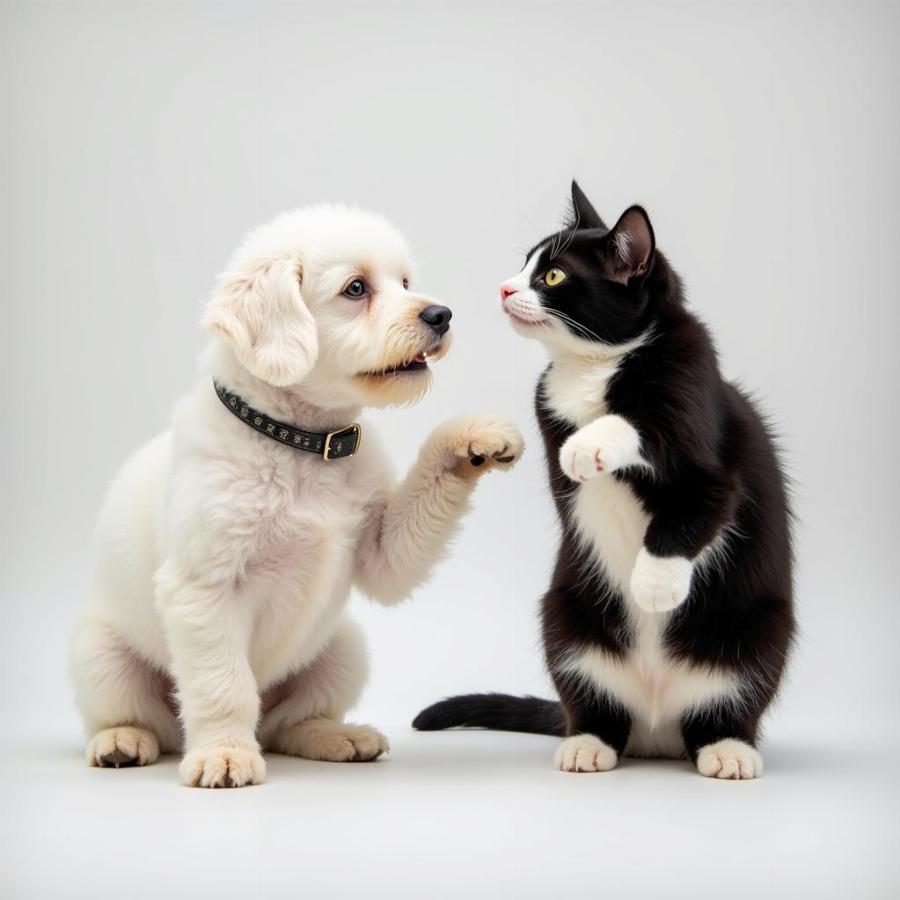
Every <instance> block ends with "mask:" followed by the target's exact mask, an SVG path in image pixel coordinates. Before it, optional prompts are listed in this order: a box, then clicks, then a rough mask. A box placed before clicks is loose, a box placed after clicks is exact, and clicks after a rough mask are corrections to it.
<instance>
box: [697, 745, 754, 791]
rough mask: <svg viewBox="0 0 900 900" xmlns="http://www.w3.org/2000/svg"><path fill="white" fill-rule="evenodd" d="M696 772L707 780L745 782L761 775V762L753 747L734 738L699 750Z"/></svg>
mask: <svg viewBox="0 0 900 900" xmlns="http://www.w3.org/2000/svg"><path fill="white" fill-rule="evenodd" d="M697 771H698V772H699V773H700V774H701V775H705V776H706V777H707V778H725V779H731V780H733V781H745V780H747V779H750V778H759V777H760V775H762V771H763V761H762V757H761V756H760V755H759V751H758V750H757V749H756V748H755V747H751V746H750V745H749V744H745V743H744V742H743V741H738V740H736V739H735V738H726V739H725V740H722V741H716V743H715V744H707V746H705V747H701V748H700V752H699V753H698V754H697Z"/></svg>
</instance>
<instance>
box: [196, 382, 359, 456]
mask: <svg viewBox="0 0 900 900" xmlns="http://www.w3.org/2000/svg"><path fill="white" fill-rule="evenodd" d="M213 384H214V386H215V388H216V395H217V396H218V398H219V399H220V400H221V401H222V404H223V405H224V407H225V409H227V410H228V411H229V412H230V413H232V414H233V415H234V416H236V417H237V418H238V419H240V420H241V421H242V422H243V423H244V424H245V425H248V426H249V427H250V428H252V429H253V430H254V431H258V432H259V433H260V434H262V435H265V437H267V438H271V439H272V440H273V441H278V443H279V444H284V445H285V446H287V447H292V448H293V449H294V450H305V451H306V452H307V453H315V454H316V455H317V456H321V457H322V459H324V460H326V461H327V462H330V461H331V460H335V459H344V458H346V457H348V456H355V455H356V452H357V451H358V450H359V446H360V443H361V442H362V427H361V426H360V425H358V424H357V423H356V422H354V423H353V424H352V425H347V426H346V427H345V428H339V429H337V430H336V431H327V432H324V433H323V432H318V431H304V430H303V429H301V428H296V427H295V426H293V425H288V424H287V423H285V422H279V421H278V420H277V419H273V418H271V417H270V416H267V415H266V414H265V413H261V412H260V411H259V410H257V409H254V408H253V407H252V406H249V405H248V404H246V403H245V402H244V401H243V400H242V399H241V398H240V397H239V396H238V395H237V394H235V393H233V392H231V391H229V390H228V388H226V387H225V386H224V385H221V384H219V383H218V382H217V381H214V382H213Z"/></svg>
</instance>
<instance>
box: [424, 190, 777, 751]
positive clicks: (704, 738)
mask: <svg viewBox="0 0 900 900" xmlns="http://www.w3.org/2000/svg"><path fill="white" fill-rule="evenodd" d="M572 203H573V215H572V220H571V221H570V222H569V224H568V226H567V227H566V228H565V229H564V230H563V231H562V232H559V233H558V234H556V235H554V236H552V237H551V238H548V239H546V240H544V241H542V242H541V243H540V244H538V245H537V247H536V248H535V249H534V250H533V251H532V253H538V254H541V260H540V262H539V263H538V264H537V265H536V266H535V267H534V269H533V272H534V277H533V279H532V287H534V288H535V289H538V288H539V289H540V291H541V302H542V304H543V306H544V308H545V309H547V310H553V311H556V312H558V313H560V314H562V315H561V316H560V319H562V320H563V321H565V322H566V323H567V327H568V328H569V329H570V331H571V333H572V334H573V335H575V336H577V337H580V338H586V337H587V338H589V339H597V340H600V341H603V342H605V343H607V344H612V345H623V344H627V343H629V342H631V341H633V340H634V339H635V338H638V337H639V336H640V335H642V334H648V333H649V334H651V335H652V338H651V339H650V340H647V341H645V342H644V343H643V344H641V345H640V346H638V347H637V348H636V349H634V350H633V351H632V352H630V353H629V354H628V355H627V356H626V357H625V358H624V361H623V362H622V364H621V366H620V368H619V369H618V371H617V373H616V375H615V376H614V377H613V378H612V380H611V381H610V382H609V384H608V387H607V391H606V404H607V408H608V412H609V413H612V414H617V415H619V416H622V417H624V418H625V419H627V420H628V421H629V422H630V423H631V424H632V425H633V426H634V427H635V428H636V430H637V432H638V433H639V435H640V439H641V452H642V454H643V456H644V457H645V458H646V459H647V460H648V461H649V462H650V463H651V464H652V468H653V471H652V472H650V471H648V470H645V469H641V468H630V469H625V470H622V471H620V472H617V473H616V474H614V475H607V476H605V477H613V478H617V479H620V480H623V481H625V482H627V483H628V484H629V485H630V487H631V489H632V491H633V492H634V494H636V495H637V497H638V498H639V499H640V501H641V503H642V504H643V506H644V509H645V510H646V512H647V513H648V514H649V515H650V517H651V518H650V525H649V527H648V529H647V533H646V536H645V539H644V546H645V547H646V549H647V550H648V551H650V552H651V553H653V554H654V555H656V556H664V557H665V556H673V555H677V556H684V557H688V558H695V557H696V556H697V555H698V554H699V553H700V551H701V550H702V549H703V548H704V547H706V546H707V545H709V544H710V542H711V541H713V540H714V538H715V537H716V536H717V535H718V534H720V533H721V532H722V529H723V528H725V527H726V526H727V527H728V535H729V537H728V551H727V553H726V554H724V555H723V556H722V558H721V559H720V560H719V561H718V565H716V566H709V567H707V568H705V570H704V572H703V575H702V577H698V575H697V574H696V573H695V576H694V578H693V581H692V585H691V590H690V594H689V596H688V598H687V600H686V601H685V602H684V603H682V604H681V605H680V606H679V607H677V608H676V609H675V610H674V611H673V612H671V613H670V614H669V615H670V618H669V622H668V626H667V629H666V631H665V633H664V638H663V644H664V647H665V650H666V652H667V653H668V654H669V655H670V657H671V658H674V659H681V660H684V661H687V662H689V663H691V664H695V665H701V666H702V665H705V664H713V665H715V666H717V667H720V668H721V669H724V670H728V671H731V672H733V673H735V674H737V675H738V677H739V678H740V681H741V684H742V685H744V686H745V689H744V691H743V697H742V702H741V703H740V704H721V705H713V706H710V707H706V708H703V709H700V710H695V711H693V712H691V713H689V714H685V715H684V716H683V718H682V720H681V722H680V727H681V734H682V738H683V741H684V745H685V750H686V752H687V753H688V754H689V755H691V756H692V757H694V758H695V759H696V755H697V753H698V750H699V749H700V748H701V747H703V746H706V745H708V744H711V743H713V742H715V741H718V740H720V739H723V738H738V739H740V740H743V741H745V742H747V743H750V744H755V741H756V739H757V732H758V723H759V719H760V716H761V714H762V713H763V711H764V710H765V709H766V707H767V706H768V704H769V703H770V701H771V700H772V698H773V696H774V695H775V693H776V690H777V688H778V685H779V682H780V680H781V676H782V673H783V671H784V667H785V664H786V661H787V657H788V652H789V649H790V646H791V643H792V639H793V635H794V614H793V607H792V576H791V567H792V557H791V546H790V512H789V508H788V499H787V493H786V488H785V483H784V478H783V475H782V473H781V470H780V467H779V464H778V460H777V457H776V452H775V449H774V446H773V440H772V436H771V435H770V433H769V430H768V428H767V426H766V425H765V424H764V422H763V421H762V419H761V417H760V415H759V413H758V412H757V410H756V409H755V408H754V405H753V403H752V402H751V400H750V399H749V398H748V397H747V395H746V394H744V393H743V392H742V391H741V390H740V389H738V388H737V387H735V386H734V385H733V384H731V383H729V382H727V381H725V380H724V379H723V378H722V377H721V375H720V373H719V367H718V362H717V358H716V352H715V349H714V346H713V343H712V340H711V338H710V335H709V333H708V331H707V329H706V328H705V326H704V325H703V324H702V323H701V322H700V321H699V320H698V319H697V318H696V317H695V316H693V315H692V314H691V313H690V312H689V311H688V310H687V309H686V308H685V304H684V296H683V291H682V287H681V283H680V280H679V278H678V276H677V275H676V274H675V272H674V271H673V270H672V268H671V267H670V266H669V264H668V262H667V261H666V259H665V258H664V257H663V255H662V254H661V253H659V251H657V250H656V248H655V237H654V235H653V230H652V227H651V226H650V222H649V219H648V218H647V216H646V213H645V212H644V211H643V210H642V209H641V208H639V207H632V209H630V210H628V211H627V212H626V213H625V214H624V215H623V217H622V218H621V219H620V220H619V223H617V225H616V226H614V228H613V229H612V230H611V231H610V230H609V229H607V227H606V226H605V225H604V223H603V222H602V221H601V219H600V217H599V216H598V215H597V213H596V212H595V211H594V209H593V207H592V206H591V204H590V203H589V202H588V200H587V198H586V197H585V196H584V194H583V193H582V192H581V190H580V189H579V188H578V186H577V184H575V183H574V182H573V184H572ZM623 229H624V230H625V231H627V237H626V238H625V239H622V238H618V239H617V234H620V233H621V231H622V230H623ZM530 255H531V254H529V258H530ZM552 266H559V267H561V268H562V269H564V270H565V271H566V272H567V273H568V277H567V279H566V280H565V282H564V283H562V284H561V285H559V286H558V287H555V288H552V289H549V290H548V289H546V288H544V287H542V286H541V285H539V284H538V283H537V280H538V279H539V278H540V277H541V276H542V275H543V273H544V272H545V271H546V270H547V269H548V268H550V267H552ZM551 365H552V364H551ZM549 371H550V370H549V368H548V370H547V371H545V372H544V375H543V376H542V378H541V380H540V382H539V384H538V388H537V396H536V411H537V417H538V421H539V424H540V428H541V431H542V434H543V437H544V443H545V449H546V454H547V465H548V469H549V478H550V486H551V489H552V493H553V497H554V499H555V502H556V507H557V512H558V514H559V517H560V521H561V524H562V541H561V546H560V548H559V555H558V559H557V563H556V567H555V570H554V573H553V578H552V582H551V584H550V588H549V590H548V592H547V593H546V595H545V596H544V599H543V607H542V617H543V640H544V647H545V652H546V660H547V665H548V667H549V671H550V675H551V677H552V678H553V681H554V684H555V686H556V688H557V690H558V692H559V696H560V700H561V704H556V703H553V702H552V701H545V700H539V699H537V698H531V697H523V698H517V697H509V696H506V695H499V694H480V695H468V696H461V697H455V698H451V699H448V700H444V701H442V702H440V703H436V704H434V705H433V706H431V707H429V708H428V709H425V710H424V711H422V712H421V713H419V715H418V716H417V717H416V719H415V721H414V722H413V725H414V726H415V727H416V728H418V729H420V730H434V729H442V728H449V727H453V726H481V727H486V728H495V729H504V730H515V731H526V732H534V733H542V734H554V735H565V734H568V735H571V734H577V733H582V732H584V733H590V734H594V735H596V736H598V737H600V738H601V739H602V740H603V741H604V742H606V743H607V744H608V745H610V746H611V747H613V749H615V750H616V751H617V752H618V753H619V754H622V752H623V751H624V750H625V747H626V743H627V741H628V737H629V732H630V730H631V726H632V715H631V713H630V712H629V710H628V709H627V708H625V707H624V706H623V705H621V704H620V703H618V702H617V701H616V700H615V698H614V697H612V696H610V695H608V694H605V693H604V692H603V691H602V690H600V691H585V690H584V689H583V684H573V681H572V679H571V677H569V676H567V675H566V674H565V673H564V672H563V671H562V670H561V669H562V662H563V660H564V659H565V658H566V654H567V653H568V652H569V651H570V649H571V648H573V647H583V646H586V645H587V646H594V647H598V648H602V649H603V650H605V652H607V653H609V654H611V655H613V656H614V657H624V656H625V655H626V654H627V653H628V651H629V647H630V642H631V640H632V633H631V629H630V624H629V619H628V616H627V612H626V610H625V608H624V603H625V602H626V601H625V599H624V597H623V596H622V595H621V593H620V592H619V590H618V589H616V588H615V587H614V586H613V585H612V584H611V583H610V581H609V580H608V579H607V577H606V576H605V575H604V573H603V570H602V568H601V569H599V570H598V568H597V567H596V566H592V565H591V559H590V554H591V551H590V550H589V549H586V548H585V545H584V543H583V542H582V541H580V540H579V539H578V536H577V534H576V530H575V525H574V523H573V521H572V520H571V516H570V514H569V511H568V504H569V498H570V497H571V495H572V493H573V490H576V489H577V488H576V485H575V484H574V482H572V481H571V480H569V478H568V477H567V476H566V475H565V474H564V473H563V472H562V470H561V468H560V462H559V454H560V448H561V446H562V444H563V443H564V442H565V441H566V439H567V438H568V437H569V436H570V435H571V434H572V433H573V432H574V431H575V430H576V428H575V426H574V424H573V423H571V422H569V421H566V420H565V419H564V418H563V417H561V416H560V415H558V414H557V412H556V411H554V410H551V409H549V408H548V405H547V397H546V395H545V391H544V384H545V380H546V378H547V374H548V372H549ZM586 573H589V574H587V575H586Z"/></svg>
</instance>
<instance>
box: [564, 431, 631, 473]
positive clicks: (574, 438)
mask: <svg viewBox="0 0 900 900" xmlns="http://www.w3.org/2000/svg"><path fill="white" fill-rule="evenodd" d="M639 454H640V438H639V436H638V433H637V431H635V429H634V428H633V427H632V426H631V425H630V424H629V423H628V422H627V421H626V420H625V419H623V418H622V417H621V416H601V417H600V418H599V419H596V420H595V421H593V422H591V423H590V424H588V425H585V426H584V428H579V429H578V431H576V432H575V434H573V435H571V436H570V437H569V439H568V440H567V441H566V442H565V443H564V444H563V445H562V447H561V448H560V451H559V465H560V467H561V468H562V470H563V472H564V473H565V474H566V475H567V476H568V477H569V478H571V479H572V481H578V482H585V481H589V480H590V479H591V478H596V477H597V476H598V475H601V474H604V473H606V474H612V473H613V472H616V471H618V470H619V469H623V468H626V467H627V466H630V465H634V464H635V463H636V462H640V455H639Z"/></svg>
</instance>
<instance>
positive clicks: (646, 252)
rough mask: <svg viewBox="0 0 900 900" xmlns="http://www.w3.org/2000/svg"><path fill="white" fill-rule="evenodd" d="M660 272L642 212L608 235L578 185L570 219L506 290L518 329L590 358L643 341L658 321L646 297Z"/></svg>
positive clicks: (505, 301)
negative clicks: (651, 281) (650, 281)
mask: <svg viewBox="0 0 900 900" xmlns="http://www.w3.org/2000/svg"><path fill="white" fill-rule="evenodd" d="M655 264H657V253H656V241H655V238H654V235H653V226H652V225H651V224H650V219H649V217H648V216H647V213H646V212H645V211H644V210H643V208H642V207H640V206H632V207H631V208H629V209H627V210H625V212H624V213H622V215H621V216H620V218H619V221H618V222H616V224H615V225H614V226H613V227H612V228H608V227H607V226H606V225H605V224H604V222H603V220H602V219H601V218H600V216H599V215H598V214H597V211H596V210H595V209H594V207H593V206H592V205H591V203H590V201H589V200H588V199H587V197H586V196H585V195H584V192H583V191H582V190H581V188H579V187H578V185H577V184H576V183H575V182H574V181H573V182H572V212H571V216H570V220H569V221H568V222H567V223H566V225H565V227H563V229H562V230H560V231H557V232H554V233H553V234H552V235H550V236H549V237H546V238H544V240H542V241H540V243H538V244H537V245H536V246H535V247H534V248H533V249H532V250H531V251H530V252H529V254H528V256H527V258H526V260H525V266H524V267H523V268H522V271H521V272H519V274H518V275H516V276H515V277H514V278H510V279H509V280H508V281H505V282H503V284H502V285H501V286H500V303H501V306H502V308H503V311H504V312H505V313H506V314H507V315H508V316H509V319H510V321H511V322H512V324H513V327H514V328H515V329H516V331H518V332H519V333H521V334H524V335H525V336H527V337H533V338H537V339H538V340H540V341H541V342H542V343H544V344H546V345H547V346H548V347H549V348H550V349H556V350H562V351H570V352H575V353H578V352H589V351H592V350H593V351H595V350H596V349H598V347H603V346H609V347H620V346H622V345H626V344H629V343H630V342H632V341H634V340H636V339H638V338H639V337H640V336H641V334H642V333H643V332H644V331H645V330H646V329H647V327H648V324H649V321H650V319H651V318H652V309H651V308H650V307H651V306H652V302H653V298H652V292H650V291H647V290H646V289H645V285H646V281H647V279H648V276H649V275H650V274H651V273H652V272H653V269H654V265H655Z"/></svg>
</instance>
